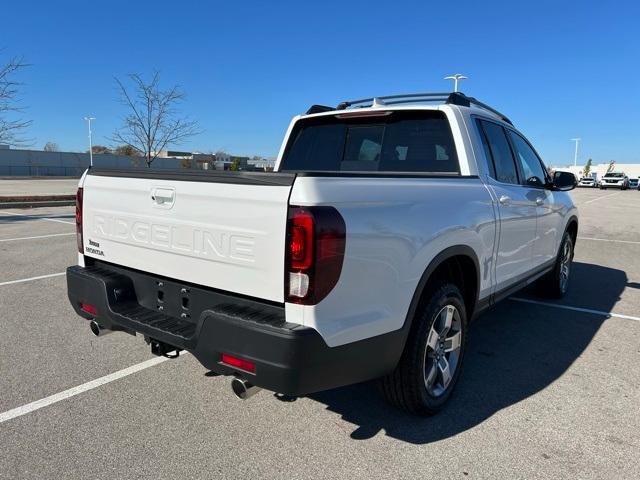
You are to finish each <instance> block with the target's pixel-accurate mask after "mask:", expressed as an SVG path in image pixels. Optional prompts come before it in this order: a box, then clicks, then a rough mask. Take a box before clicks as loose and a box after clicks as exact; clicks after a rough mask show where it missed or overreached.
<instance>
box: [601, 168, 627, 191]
mask: <svg viewBox="0 0 640 480" xmlns="http://www.w3.org/2000/svg"><path fill="white" fill-rule="evenodd" d="M607 188H619V189H621V190H626V189H627V188H629V177H627V176H626V175H625V173H624V172H609V173H607V174H605V176H604V177H602V180H600V189H601V190H606V189H607Z"/></svg>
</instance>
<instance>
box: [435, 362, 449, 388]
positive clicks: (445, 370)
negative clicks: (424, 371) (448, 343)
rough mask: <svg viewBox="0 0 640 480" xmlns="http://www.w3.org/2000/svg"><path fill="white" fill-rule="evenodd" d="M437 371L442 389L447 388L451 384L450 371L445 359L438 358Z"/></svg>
mask: <svg viewBox="0 0 640 480" xmlns="http://www.w3.org/2000/svg"><path fill="white" fill-rule="evenodd" d="M438 370H439V371H440V376H441V377H442V387H443V388H447V386H449V383H450V382H451V371H450V370H449V362H448V361H447V359H446V358H445V357H440V360H438Z"/></svg>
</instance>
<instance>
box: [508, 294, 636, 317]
mask: <svg viewBox="0 0 640 480" xmlns="http://www.w3.org/2000/svg"><path fill="white" fill-rule="evenodd" d="M511 300H513V301H514V302H523V303H532V304H534V305H543V306H545V307H552V308H562V309H564V310H572V311H574V312H582V313H593V314H595V315H602V316H604V317H607V318H610V317H615V318H624V319H625V320H633V321H636V322H640V317H633V316H631V315H622V314H621V313H613V312H605V311H604V310H592V309H591V308H581V307H571V306H569V305H559V304H557V303H549V302H540V301H538V300H530V299H528V298H520V297H511Z"/></svg>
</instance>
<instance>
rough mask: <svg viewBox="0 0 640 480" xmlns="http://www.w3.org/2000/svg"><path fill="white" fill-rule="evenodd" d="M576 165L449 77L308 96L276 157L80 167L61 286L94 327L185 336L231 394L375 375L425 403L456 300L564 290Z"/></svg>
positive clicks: (441, 378) (466, 310)
mask: <svg viewBox="0 0 640 480" xmlns="http://www.w3.org/2000/svg"><path fill="white" fill-rule="evenodd" d="M433 101H438V102H440V103H441V104H440V105H436V106H433V105H431V106H430V105H420V104H419V103H420V102H433ZM407 103H414V105H407ZM576 183H577V180H576V177H575V176H574V175H573V174H572V173H570V172H560V171H558V172H554V174H553V175H549V173H548V171H547V169H546V167H545V165H544V163H543V162H542V160H541V159H540V157H539V156H538V154H537V153H536V151H535V150H534V148H533V147H532V146H531V144H530V143H529V141H528V140H527V139H526V138H525V137H524V136H523V135H522V133H520V132H519V131H518V130H517V129H516V128H515V127H514V126H513V124H512V123H511V121H510V120H509V119H508V118H507V117H505V116H504V115H502V114H500V113H498V112H497V111H495V110H494V109H492V108H491V107H488V106H486V105H484V104H483V103H481V102H478V101H477V100H476V99H473V98H470V97H466V96H465V95H463V94H460V93H452V94H450V95H442V94H411V95H406V96H399V95H396V96H390V97H378V98H369V99H364V100H356V101H349V102H343V103H341V104H339V105H338V106H337V107H327V106H321V105H314V106H312V107H311V108H310V109H309V110H308V111H307V113H306V114H305V115H301V116H297V117H295V118H294V119H293V121H292V122H291V125H290V126H289V130H288V132H287V135H286V137H285V139H284V142H283V145H282V149H281V152H280V155H279V157H278V161H277V163H276V168H275V172H274V173H257V172H217V171H205V170H203V171H201V172H185V171H179V170H178V171H158V170H155V171H154V170H151V169H138V170H133V169H127V170H125V169H120V170H118V169H104V168H90V169H89V170H88V171H87V172H86V173H85V175H83V177H82V179H81V180H80V184H79V188H78V194H77V210H76V225H77V239H78V265H76V266H72V267H70V268H69V269H68V270H67V282H68V295H69V300H70V301H71V305H72V306H73V308H74V309H75V311H76V312H77V313H78V314H79V315H80V316H81V317H83V318H85V319H87V320H89V322H88V323H89V325H90V327H91V329H92V331H93V333H94V334H95V335H98V336H102V335H103V334H105V333H110V332H113V331H120V332H125V333H130V334H132V335H135V334H136V333H139V334H141V335H142V336H143V337H144V338H145V339H146V341H147V343H148V344H150V345H151V351H152V353H154V354H156V355H164V356H169V357H175V356H176V354H177V352H178V351H180V350H187V351H189V352H191V353H192V354H193V355H194V357H195V358H196V359H197V360H198V361H199V362H200V363H202V364H203V365H204V366H205V367H206V368H207V369H209V370H211V371H212V372H213V374H218V375H228V376H231V377H232V378H233V380H232V388H233V390H234V392H235V394H236V395H237V396H239V397H240V398H247V397H249V396H251V395H252V394H253V393H255V392H256V391H257V390H259V389H260V388H265V389H268V390H272V391H274V392H279V393H282V394H286V395H293V396H298V395H305V394H309V393H312V392H318V391H321V390H327V389H330V388H336V387H339V386H342V385H348V384H352V383H357V382H362V381H366V380H372V379H376V378H379V379H380V385H381V390H382V393H383V394H384V395H385V397H386V398H387V399H388V400H389V402H390V403H392V404H394V405H396V406H398V407H400V408H402V409H404V410H406V411H409V412H412V413H416V414H433V413H435V412H437V411H438V410H440V409H441V408H442V407H443V406H444V404H445V403H446V401H447V399H448V398H449V396H450V395H451V392H452V390H453V388H454V386H455V384H456V382H457V380H458V377H459V375H460V371H461V369H462V364H463V360H464V357H465V350H466V339H467V334H468V325H469V322H470V321H471V320H472V318H475V317H477V316H478V314H479V312H481V311H483V310H485V309H486V308H488V307H490V306H492V305H493V304H495V303H496V302H498V301H499V300H501V299H503V298H506V297H507V296H509V295H511V294H512V293H514V292H515V291H517V290H519V289H521V288H523V287H525V286H527V285H529V284H530V283H532V282H534V281H537V282H538V286H539V287H540V291H541V293H545V294H546V295H548V296H552V297H561V296H562V295H563V294H564V293H565V292H566V291H567V288H568V286H569V282H570V275H571V271H572V269H571V262H572V259H573V248H574V245H575V242H576V238H577V233H578V217H577V210H576V207H575V206H574V203H573V201H572V199H571V196H570V195H569V193H568V190H571V189H572V188H574V187H575V186H576ZM550 334H552V332H551V333H550ZM513 341H521V342H528V341H529V339H527V338H525V337H524V336H522V337H521V338H520V339H519V340H516V339H514V340H513ZM476 368H478V367H476ZM486 374H487V375H490V374H491V373H490V372H487V373H486ZM498 381H499V380H498ZM469 401H470V402H475V401H476V399H475V398H470V399H469Z"/></svg>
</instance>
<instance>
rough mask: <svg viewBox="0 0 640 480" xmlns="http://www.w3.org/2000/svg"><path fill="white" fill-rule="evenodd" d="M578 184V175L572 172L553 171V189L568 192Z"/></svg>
mask: <svg viewBox="0 0 640 480" xmlns="http://www.w3.org/2000/svg"><path fill="white" fill-rule="evenodd" d="M577 185H578V180H577V179H576V176H575V175H574V174H573V173H571V172H557V171H556V172H553V179H552V181H551V189H552V190H560V191H562V192H567V191H569V190H573V189H574V188H576V186H577Z"/></svg>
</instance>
